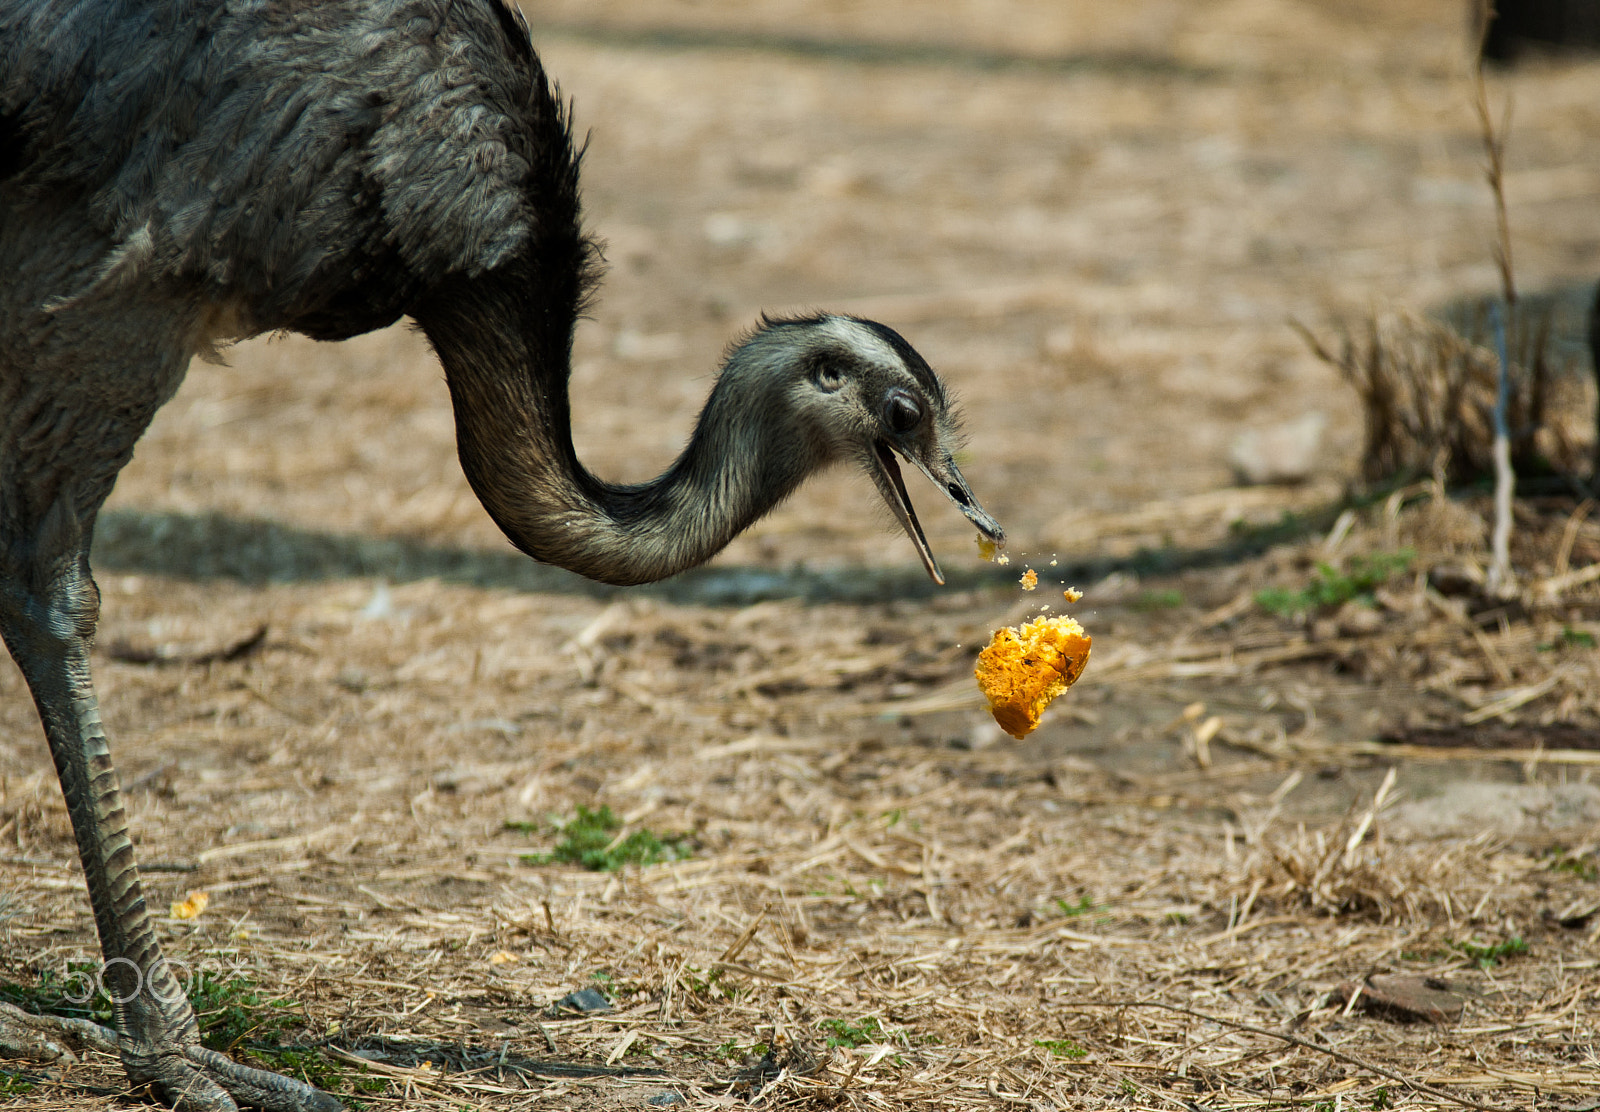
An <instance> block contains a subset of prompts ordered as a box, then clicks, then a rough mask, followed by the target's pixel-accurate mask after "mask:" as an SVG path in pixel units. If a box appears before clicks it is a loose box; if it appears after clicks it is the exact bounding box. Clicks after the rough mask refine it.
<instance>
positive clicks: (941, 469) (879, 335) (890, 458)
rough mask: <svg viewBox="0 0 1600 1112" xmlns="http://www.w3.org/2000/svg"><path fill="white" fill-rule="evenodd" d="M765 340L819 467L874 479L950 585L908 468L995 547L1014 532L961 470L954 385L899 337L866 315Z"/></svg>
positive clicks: (816, 320) (932, 568) (811, 321)
mask: <svg viewBox="0 0 1600 1112" xmlns="http://www.w3.org/2000/svg"><path fill="white" fill-rule="evenodd" d="M763 323H764V327H763V329H762V330H761V331H760V332H759V333H758V334H757V337H756V338H755V339H758V340H759V339H762V338H768V339H770V340H775V341H777V342H778V343H780V344H781V346H782V348H783V349H784V351H785V355H786V358H785V359H784V363H785V364H786V366H787V367H788V368H789V376H790V382H789V396H790V401H791V403H792V405H793V408H794V410H795V411H796V412H797V413H798V414H799V415H801V417H802V419H803V420H804V422H805V427H806V428H807V431H808V434H809V435H810V436H811V437H812V438H813V443H812V445H811V447H812V450H813V451H814V452H815V453H817V458H818V461H819V462H830V461H833V460H838V459H853V460H855V461H856V463H857V464H858V465H859V466H860V467H861V468H862V469H863V470H864V471H866V473H867V474H868V476H870V477H871V479H872V481H873V483H874V484H875V485H876V486H877V488H878V492H879V493H880V494H882V495H883V500H884V502H885V503H887V504H888V506H889V509H890V511H891V512H893V514H894V516H895V520H897V521H898V522H899V523H900V526H901V528H903V529H904V530H905V531H906V535H907V536H908V537H910V538H911V543H912V544H913V545H915V546H916V549H917V555H918V556H920V557H921V558H922V565H923V567H925V568H926V569H927V571H928V575H929V576H930V577H932V579H933V581H934V582H935V583H940V584H942V583H944V575H943V574H942V573H941V572H940V571H939V563H938V561H937V560H935V559H934V557H933V552H932V550H931V549H929V547H928V539H927V537H926V536H924V535H923V532H922V525H921V523H919V522H918V521H917V513H916V510H915V509H913V508H912V505H911V496H910V495H909V494H908V493H907V492H906V484H905V480H904V478H903V477H902V475H901V471H900V461H902V460H903V461H905V462H906V463H909V464H911V465H912V466H913V467H915V468H916V469H917V470H919V471H921V472H922V473H923V474H924V475H926V476H927V477H928V479H929V480H930V481H931V482H932V483H933V485H934V486H936V487H938V488H939V489H940V490H941V491H942V492H943V493H944V495H945V496H946V497H947V498H949V499H950V500H951V501H952V502H954V503H955V504H956V507H957V508H958V509H960V511H961V512H962V513H963V514H964V515H966V518H967V520H968V521H970V522H972V524H973V525H975V526H977V528H978V531H979V532H980V533H982V534H983V535H984V536H985V537H987V538H988V539H989V540H991V541H993V542H994V543H995V544H1000V545H1003V544H1004V543H1005V531H1004V530H1003V529H1001V528H1000V523H999V522H997V521H995V519H994V518H993V517H991V516H990V515H989V513H988V512H987V511H986V510H984V508H983V507H982V506H981V505H980V504H979V502H978V499H977V498H976V497H975V496H974V495H973V493H972V488H971V487H969V486H968V485H967V481H966V479H965V478H963V477H962V475H961V469H960V468H958V467H957V466H956V461H955V452H956V449H957V448H959V447H960V443H961V436H960V431H959V424H960V422H959V418H958V416H957V414H956V412H955V408H954V405H953V403H952V402H951V400H950V397H949V395H948V393H947V392H946V390H945V387H944V384H943V383H942V382H940V381H939V377H938V376H937V375H936V374H934V372H933V369H932V368H931V367H929V366H928V363H927V360H925V359H923V358H922V356H921V355H919V354H917V351H916V349H914V348H913V347H912V346H911V345H910V344H908V343H907V342H906V341H905V339H904V337H902V336H901V335H900V334H899V333H898V332H896V331H895V330H894V329H892V328H889V327H888V326H886V325H882V324H878V323H876V322H875V321H869V320H862V319H860V318H857V317H846V316H822V317H813V318H807V319H804V320H790V321H774V320H767V321H764V322H763Z"/></svg>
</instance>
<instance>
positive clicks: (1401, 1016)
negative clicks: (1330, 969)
mask: <svg viewBox="0 0 1600 1112" xmlns="http://www.w3.org/2000/svg"><path fill="white" fill-rule="evenodd" d="M1357 989H1358V986H1357V985H1356V984H1355V982H1353V981H1346V982H1345V983H1344V984H1342V985H1340V986H1339V987H1338V988H1336V989H1334V990H1333V995H1334V999H1335V1000H1337V1001H1338V1002H1340V1003H1343V1004H1348V1003H1349V1002H1350V999H1351V997H1353V996H1355V995H1356V992H1357ZM1359 990H1360V993H1361V995H1360V998H1359V999H1358V1000H1357V1001H1356V1007H1357V1008H1358V1009H1360V1010H1362V1011H1366V1012H1371V1013H1373V1014H1374V1015H1381V1016H1384V1017H1385V1018H1388V1019H1394V1020H1398V1021H1400V1022H1401V1023H1415V1022H1418V1021H1422V1022H1426V1023H1454V1022H1455V1021H1456V1020H1458V1019H1460V1018H1461V1013H1462V1012H1463V1011H1465V1009H1466V1006H1467V1001H1466V996H1465V994H1464V993H1463V991H1462V988H1461V986H1459V985H1454V984H1452V983H1451V982H1449V981H1446V980H1444V979H1442V978H1439V977H1414V976H1410V975H1408V974H1403V973H1374V974H1372V975H1371V976H1370V977H1368V978H1367V979H1366V980H1365V981H1362V982H1361V984H1360V986H1359Z"/></svg>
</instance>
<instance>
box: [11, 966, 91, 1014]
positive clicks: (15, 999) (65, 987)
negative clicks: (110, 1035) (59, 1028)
mask: <svg viewBox="0 0 1600 1112" xmlns="http://www.w3.org/2000/svg"><path fill="white" fill-rule="evenodd" d="M99 968H100V965H99V963H98V962H92V961H74V962H68V963H67V964H66V965H65V967H63V968H62V969H61V970H60V971H57V970H54V969H42V970H40V971H39V975H38V979H37V980H36V981H35V982H34V983H33V984H31V985H15V984H9V983H0V1000H4V1001H5V1002H6V1003H7V1004H13V1005H15V1006H16V1007H19V1008H21V1009H22V1010H23V1011H25V1012H32V1013H34V1014H35V1015H58V1016H62V1017H64V1018H67V1019H88V1020H93V1021H94V1022H95V1023H99V1024H102V1025H103V1026H106V1027H111V1026H114V1025H115V1024H116V1014H115V1013H114V1012H113V1010H112V1007H111V998H110V997H109V996H107V995H106V994H105V993H103V992H101V991H100V988H99V985H98V983H97V982H96V981H95V971H96V970H98V969H99Z"/></svg>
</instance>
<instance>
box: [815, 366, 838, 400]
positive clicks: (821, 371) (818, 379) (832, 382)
mask: <svg viewBox="0 0 1600 1112" xmlns="http://www.w3.org/2000/svg"><path fill="white" fill-rule="evenodd" d="M811 381H812V382H813V383H815V384H816V387H817V389H818V390H821V391H822V392H823V393H825V394H831V393H833V392H834V391H835V390H837V389H839V387H841V386H843V385H844V375H843V374H841V373H840V372H839V368H838V367H835V366H833V365H832V364H829V363H819V364H818V365H817V366H816V368H815V369H814V370H812V372H811Z"/></svg>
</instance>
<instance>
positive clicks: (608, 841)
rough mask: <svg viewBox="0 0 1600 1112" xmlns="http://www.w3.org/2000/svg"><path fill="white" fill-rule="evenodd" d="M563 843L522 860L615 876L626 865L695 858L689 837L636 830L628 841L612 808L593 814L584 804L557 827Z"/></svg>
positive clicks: (516, 826) (518, 826)
mask: <svg viewBox="0 0 1600 1112" xmlns="http://www.w3.org/2000/svg"><path fill="white" fill-rule="evenodd" d="M555 826H556V830H557V832H558V833H559V834H560V835H561V840H560V841H558V842H557V843H556V845H555V848H554V849H553V850H551V851H550V852H549V853H526V854H523V855H522V860H523V861H524V862H525V863H527V864H530V865H548V864H551V863H552V862H561V863H563V864H568V865H582V866H583V867H584V868H585V869H589V870H591V871H593V872H604V873H614V872H616V871H617V870H618V869H620V868H622V867H623V866H624V865H654V864H656V863H658V862H661V861H682V860H684V859H685V858H687V857H690V856H692V855H693V853H694V850H693V848H692V847H691V846H690V844H689V837H688V835H684V834H655V833H653V832H652V831H649V830H645V829H640V830H635V831H633V832H632V833H631V834H628V835H627V836H625V837H620V838H619V837H618V835H619V834H621V833H622V820H621V819H619V818H618V817H617V816H616V815H614V814H612V813H611V808H610V807H608V806H601V807H600V809H599V810H591V809H590V808H588V807H585V806H583V805H582V804H579V805H578V810H577V812H576V813H575V814H574V815H573V817H572V818H570V819H568V820H566V821H565V822H561V823H556V824H555ZM532 827H533V824H532V823H509V822H508V823H506V828H507V829H510V830H520V831H522V832H524V833H529V832H532V829H531V828H532Z"/></svg>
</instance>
